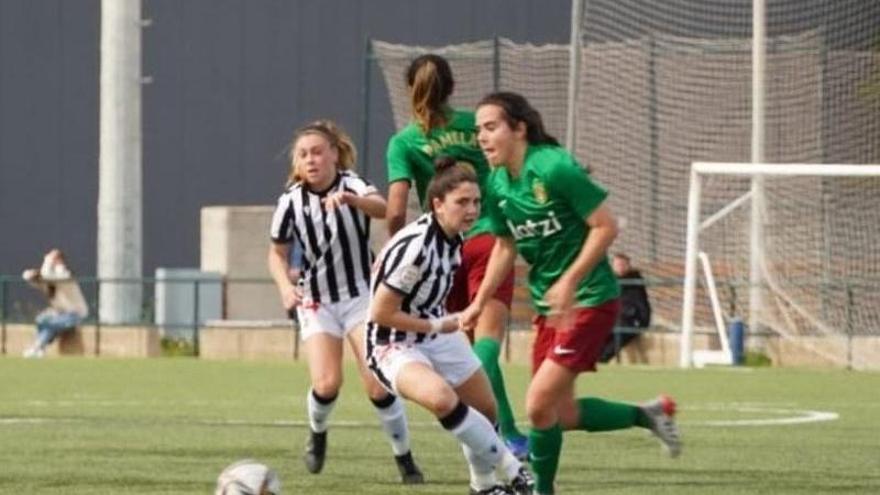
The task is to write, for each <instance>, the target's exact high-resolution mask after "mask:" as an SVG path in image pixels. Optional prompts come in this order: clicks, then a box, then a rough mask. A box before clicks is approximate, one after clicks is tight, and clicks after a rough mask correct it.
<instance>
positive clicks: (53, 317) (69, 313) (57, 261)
mask: <svg viewBox="0 0 880 495" xmlns="http://www.w3.org/2000/svg"><path fill="white" fill-rule="evenodd" d="M21 276H22V278H23V279H25V280H26V281H27V282H28V283H29V284H31V285H32V286H34V287H36V288H37V289H39V290H40V291H41V292H43V293H44V294H45V295H46V298H47V299H48V302H49V307H48V308H46V309H44V310H43V311H41V312H40V314H38V315H37V318H36V324H37V340H36V341H35V342H34V345H33V346H31V347H30V348H28V349H27V350H26V351H24V357H36V358H39V357H43V356H44V355H45V353H46V346H48V345H49V344H51V343H52V341H53V340H55V338H56V337H57V336H58V335H60V334H61V333H63V332H66V331H68V330H73V329H74V328H76V326H77V325H79V324H80V322H82V321H83V320H84V319H85V318H86V316H88V314H89V306H88V304H86V299H85V297H83V293H82V290H81V289H80V287H79V284H78V283H77V282H76V280H74V278H73V274H72V273H71V272H70V269H69V268H68V267H67V263H66V262H65V260H64V253H62V252H61V250H59V249H53V250H51V251H49V252H48V253H46V256H45V257H43V265H42V266H41V267H40V268H39V269H36V268H30V269H27V270H25V271H24V273H22V275H21Z"/></svg>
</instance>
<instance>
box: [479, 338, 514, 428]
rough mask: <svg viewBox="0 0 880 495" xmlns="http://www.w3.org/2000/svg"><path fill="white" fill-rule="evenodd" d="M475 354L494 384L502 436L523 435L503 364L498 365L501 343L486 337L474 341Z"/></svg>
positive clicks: (493, 391) (490, 381) (493, 390)
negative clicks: (507, 385)
mask: <svg viewBox="0 0 880 495" xmlns="http://www.w3.org/2000/svg"><path fill="white" fill-rule="evenodd" d="M474 354H476V355H477V358H479V360H480V362H481V363H482V364H483V369H484V370H486V375H488V376H489V383H491V384H492V394H493V395H495V402H496V403H497V404H498V426H499V427H500V428H501V436H503V437H505V438H507V437H510V436H522V433H520V432H519V430H518V429H517V428H516V418H515V417H514V416H513V410H512V409H511V408H510V401H509V400H508V399H507V390H506V389H505V388H504V375H502V374H501V366H499V365H498V357H499V356H500V355H501V344H499V343H498V341H496V340H495V339H492V338H489V337H484V338H482V339H480V340H478V341H476V342H474Z"/></svg>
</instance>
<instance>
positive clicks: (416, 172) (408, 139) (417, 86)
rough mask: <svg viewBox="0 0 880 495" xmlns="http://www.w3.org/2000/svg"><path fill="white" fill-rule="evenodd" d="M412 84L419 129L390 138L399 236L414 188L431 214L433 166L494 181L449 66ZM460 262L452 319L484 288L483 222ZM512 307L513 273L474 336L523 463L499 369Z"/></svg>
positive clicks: (415, 72) (429, 66) (423, 64)
mask: <svg viewBox="0 0 880 495" xmlns="http://www.w3.org/2000/svg"><path fill="white" fill-rule="evenodd" d="M406 82H407V85H408V86H409V89H410V99H411V106H412V111H413V117H414V122H412V123H411V124H409V125H408V126H407V127H406V128H404V129H403V130H401V131H400V132H398V133H397V134H395V135H394V136H392V138H391V140H390V141H389V143H388V151H387V162H388V183H389V184H390V186H389V189H388V232H389V234H390V235H394V233H396V232H397V231H398V230H399V229H400V228H401V227H402V226H403V224H404V222H405V220H406V203H407V198H408V196H409V190H410V187H412V186H413V183H414V186H415V188H416V191H417V193H418V197H419V202H420V203H421V204H422V206H423V207H427V204H426V201H425V190H426V188H427V185H428V181H430V180H431V177H432V176H433V175H434V166H433V160H434V159H435V158H436V157H438V156H441V155H442V156H450V157H453V158H455V159H457V160H463V161H466V162H468V163H470V164H472V165H473V167H474V169H475V170H476V173H477V178H478V180H479V183H480V188H481V189H482V188H483V186H484V185H485V182H486V179H487V178H488V176H489V164H488V163H486V159H485V158H484V157H483V154H482V153H481V152H480V149H479V147H478V146H477V141H476V132H475V127H474V113H473V112H472V111H466V110H455V109H453V108H451V107H450V106H449V103H448V99H449V97H450V95H452V91H453V89H454V86H455V82H454V80H453V78H452V70H451V69H450V67H449V63H448V62H447V61H446V60H445V59H444V58H443V57H440V56H439V55H433V54H428V55H423V56H420V57H418V58H416V59H415V60H413V62H412V63H411V64H410V65H409V68H408V69H407V72H406ZM465 238H466V240H465V243H464V246H463V248H462V261H461V267H460V268H459V270H458V272H457V274H456V278H455V283H454V284H453V288H452V292H451V293H450V294H449V298H448V300H447V304H448V306H449V310H450V311H461V310H463V309H464V308H466V307H467V305H468V304H469V303H470V301H471V299H472V298H473V296H474V295H475V294H476V292H477V288H478V287H479V286H480V281H481V280H482V279H483V274H484V273H485V269H486V263H487V262H488V260H489V254H490V253H491V252H492V246H493V245H494V244H495V238H494V237H493V236H492V234H491V232H489V228H488V223H487V220H486V219H485V218H483V217H482V216H481V217H480V218H479V219H478V220H477V221H476V222H475V223H474V225H473V227H471V228H470V230H469V231H468V232H467V234H466V236H465ZM512 299H513V270H511V271H510V273H509V274H507V276H506V277H505V279H504V282H503V283H502V284H501V285H500V286H499V287H498V289H497V290H496V291H495V294H494V295H493V297H492V298H491V300H490V301H488V302H487V303H486V307H485V309H484V311H483V312H482V314H481V315H480V319H479V320H478V321H477V324H476V325H475V327H474V329H473V337H474V346H473V350H474V353H475V354H476V355H477V357H478V358H479V359H480V362H481V363H482V365H483V369H485V370H486V374H487V375H488V377H489V381H490V383H491V384H492V392H493V394H494V396H495V400H496V402H497V405H498V426H499V427H500V429H501V434H502V435H503V437H504V440H505V443H507V445H508V448H510V449H511V451H513V452H514V455H516V456H517V457H520V458H525V456H526V454H527V452H528V447H527V444H526V437H525V436H524V435H523V434H522V433H520V432H519V430H518V429H517V427H516V418H515V417H514V415H513V410H512V409H511V407H510V401H509V400H508V398H507V391H506V390H505V386H504V376H503V374H502V372H501V367H500V366H499V364H498V358H499V356H500V354H501V342H502V341H503V340H504V331H505V329H506V327H507V320H508V315H509V314H510V304H511V301H512Z"/></svg>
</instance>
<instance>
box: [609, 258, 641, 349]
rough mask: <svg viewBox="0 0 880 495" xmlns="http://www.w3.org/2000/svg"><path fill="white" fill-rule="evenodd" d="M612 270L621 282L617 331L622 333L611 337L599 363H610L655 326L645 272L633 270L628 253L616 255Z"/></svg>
mask: <svg viewBox="0 0 880 495" xmlns="http://www.w3.org/2000/svg"><path fill="white" fill-rule="evenodd" d="M611 268H612V269H613V270H614V274H615V275H617V278H618V280H620V282H621V284H620V289H621V294H620V303H621V308H620V314H619V315H618V316H617V327H618V328H619V329H622V330H623V331H621V332H620V333H617V332H615V333H614V334H612V335H610V336H609V337H608V341H607V342H605V348H603V349H602V356H601V357H600V358H599V361H601V362H603V363H607V362H608V361H610V360H611V359H613V358H614V356H616V355H617V353H619V352H620V350H621V349H623V348H624V347H626V345H627V344H629V343H630V342H632V341H633V340H635V339H637V338H639V334H640V333H641V331H642V330H643V329H645V328H648V327H649V326H650V325H651V302H650V301H649V300H648V291H647V290H645V279H644V278H643V277H642V274H641V272H639V271H638V270H636V269H635V268H633V267H632V264H631V263H630V259H629V256H627V255H626V254H625V253H622V252H617V253H614V257H613V258H612V259H611Z"/></svg>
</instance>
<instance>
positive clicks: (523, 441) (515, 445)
mask: <svg viewBox="0 0 880 495" xmlns="http://www.w3.org/2000/svg"><path fill="white" fill-rule="evenodd" d="M504 445H505V446H507V450H509V451H510V453H511V454H513V456H514V457H516V458H517V459H519V460H520V461H521V462H526V461H527V460H528V459H529V438H528V437H526V436H525V435H511V436H509V437H504Z"/></svg>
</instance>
